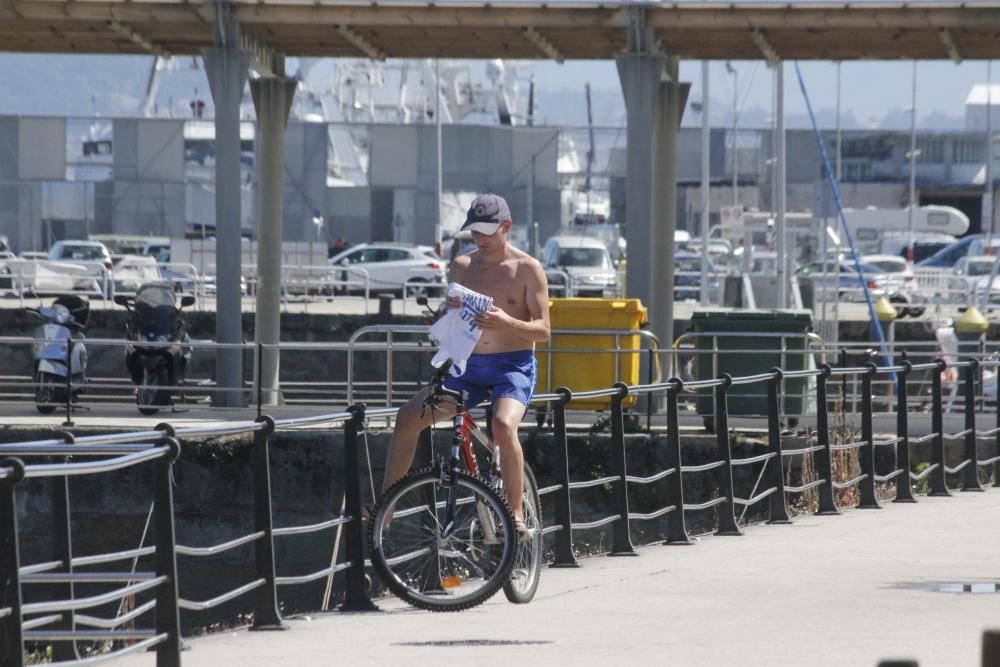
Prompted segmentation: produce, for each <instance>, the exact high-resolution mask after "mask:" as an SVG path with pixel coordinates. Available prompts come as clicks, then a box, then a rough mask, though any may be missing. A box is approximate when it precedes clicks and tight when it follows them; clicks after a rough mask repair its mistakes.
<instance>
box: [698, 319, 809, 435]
mask: <svg viewBox="0 0 1000 667" xmlns="http://www.w3.org/2000/svg"><path fill="white" fill-rule="evenodd" d="M811 331H812V313H811V312H810V311H808V310H779V309H770V310H746V309H734V308H705V309H701V310H696V311H694V313H692V315H691V333H689V334H687V338H688V340H691V338H693V339H694V340H693V341H692V342H693V343H694V346H695V349H696V350H697V353H696V355H697V358H696V360H695V369H696V370H695V375H696V379H698V380H709V379H713V378H717V377H718V376H719V375H721V374H722V373H728V374H729V375H731V376H732V377H734V378H735V377H743V376H747V375H757V374H759V373H766V372H767V371H769V370H771V369H772V368H775V367H777V368H781V369H782V370H785V371H798V370H805V369H806V368H807V366H806V362H807V355H806V354H805V352H806V350H807V349H808V346H809V338H808V335H809V333H810V332H811ZM807 380H808V378H788V379H786V380H785V400H784V404H783V406H782V409H783V414H784V415H801V414H802V413H803V412H805V394H806V388H807ZM713 401H714V392H711V391H704V392H701V391H700V392H699V395H698V414H700V415H702V416H709V415H713V414H714V413H715V405H714V402H713ZM727 407H728V408H729V414H731V415H766V414H767V383H766V382H755V383H753V384H744V385H734V386H733V387H732V388H730V389H729V392H728V394H727ZM707 423H708V422H707V421H706V424H707Z"/></svg>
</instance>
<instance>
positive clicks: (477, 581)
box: [368, 468, 517, 611]
mask: <svg viewBox="0 0 1000 667" xmlns="http://www.w3.org/2000/svg"><path fill="white" fill-rule="evenodd" d="M456 474H457V476H458V479H457V483H456V485H455V486H454V487H453V486H451V484H449V483H448V481H444V482H442V481H441V475H440V472H439V471H437V470H434V469H430V468H428V469H424V470H418V471H415V472H412V473H410V474H408V475H407V476H406V477H403V478H402V479H401V480H399V481H398V482H396V483H395V484H394V485H393V486H391V487H390V488H389V489H388V490H387V491H386V492H385V494H384V495H383V496H382V499H381V500H380V501H379V505H378V507H376V508H375V511H374V513H373V516H372V518H371V521H370V522H369V527H368V543H369V548H370V552H371V559H372V566H373V567H374V568H375V571H376V572H377V573H378V575H379V577H380V578H381V579H382V581H383V583H385V585H386V586H387V587H388V588H389V590H390V591H392V592H393V593H394V594H395V595H397V596H398V597H400V598H402V599H403V600H405V601H407V602H409V603H410V604H412V605H414V606H416V607H420V608H422V609H428V610H430V611H459V610H462V609H468V608H469V607H474V606H476V605H478V604H480V603H482V602H484V601H485V600H487V599H488V598H489V597H491V596H492V595H493V594H494V593H496V592H497V591H498V590H500V587H501V586H503V584H504V582H506V581H507V578H508V576H509V575H510V570H511V567H512V566H513V564H514V550H515V545H516V542H517V537H516V532H515V530H514V517H513V515H512V514H511V511H510V507H508V506H507V501H506V500H505V499H504V498H503V497H501V496H499V495H498V494H497V493H496V492H495V491H494V490H493V489H491V488H490V487H489V486H488V485H487V484H486V483H485V482H484V481H483V480H481V479H479V478H478V477H474V476H472V475H470V474H468V473H465V472H458V473H456ZM452 492H454V494H455V503H454V508H455V511H454V516H453V517H452V518H451V522H450V523H449V522H448V518H447V516H446V514H447V507H448V504H449V503H448V500H449V494H451V493H452Z"/></svg>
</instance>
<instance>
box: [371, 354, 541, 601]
mask: <svg viewBox="0 0 1000 667" xmlns="http://www.w3.org/2000/svg"><path fill="white" fill-rule="evenodd" d="M450 367H451V361H448V362H446V363H445V364H443V365H442V366H441V367H440V368H439V369H438V370H437V371H436V372H435V374H434V377H433V379H432V381H431V387H432V391H431V393H430V395H429V396H428V397H427V399H426V400H425V401H424V408H425V409H427V408H429V409H431V410H432V411H433V410H435V409H436V408H437V407H438V406H439V405H440V403H441V401H442V400H444V399H446V398H447V399H451V400H454V401H455V404H456V406H455V410H456V412H455V416H454V417H453V420H452V423H453V437H452V445H451V452H450V456H449V457H444V456H442V457H439V458H438V460H437V461H436V463H435V464H433V465H432V466H431V467H429V468H423V469H420V470H415V471H412V472H410V473H408V474H407V475H406V476H404V477H403V478H401V479H400V480H399V481H397V482H396V483H395V484H393V485H392V486H391V487H389V488H388V489H387V490H386V491H385V493H384V494H383V495H382V497H381V498H380V499H379V502H378V505H377V506H376V507H375V508H374V509H373V510H372V512H371V517H370V519H369V524H368V542H369V551H370V554H371V561H372V566H373V567H374V568H375V571H376V572H377V573H378V575H379V578H380V579H381V580H382V582H383V583H384V584H385V585H386V587H387V588H388V589H389V590H390V591H391V592H392V593H393V594H395V595H396V596H397V597H399V598H401V599H403V600H404V601H406V602H409V603H410V604H412V605H414V606H415V607H419V608H421V609H427V610H430V611H460V610H462V609H468V608H470V607H474V606H476V605H478V604H481V603H482V602H484V601H486V600H487V599H489V598H490V597H492V596H493V595H494V594H495V593H496V592H497V591H498V590H500V588H501V587H502V588H503V590H504V594H505V595H506V596H507V599H508V600H510V601H511V602H514V603H521V604H523V603H526V602H529V601H531V599H532V598H533V597H534V595H535V591H536V590H537V588H538V580H539V576H540V569H541V557H542V520H541V512H540V510H539V501H538V486H537V484H536V482H535V476H534V473H533V472H532V471H531V468H530V467H529V466H528V465H525V467H524V490H523V493H522V507H523V510H522V511H523V514H524V523H525V529H526V530H525V534H526V535H527V538H526V539H519V535H518V531H517V530H516V526H515V522H514V516H513V513H512V512H511V509H510V506H509V504H508V503H507V500H506V496H505V494H504V489H503V479H502V477H501V475H500V454H499V447H495V446H494V445H493V442H492V439H491V438H490V437H489V435H487V434H486V433H485V432H484V431H483V430H482V429H481V428H479V426H478V425H477V424H476V423H475V421H474V420H473V419H472V417H471V416H470V415H469V412H468V411H467V409H466V408H465V400H466V396H465V392H459V391H453V390H450V389H448V388H447V387H445V386H444V378H445V376H446V374H447V372H448V369H449V368H450ZM474 442H475V443H476V444H478V445H480V446H481V447H482V448H483V449H484V450H485V451H486V453H487V454H488V459H489V462H488V464H487V465H484V466H483V467H480V465H479V462H478V460H477V457H476V453H475V451H474V450H473V443H474Z"/></svg>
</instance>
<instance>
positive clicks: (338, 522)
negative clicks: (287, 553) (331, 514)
mask: <svg viewBox="0 0 1000 667" xmlns="http://www.w3.org/2000/svg"><path fill="white" fill-rule="evenodd" d="M351 519H352V517H350V516H338V517H337V518H336V519H330V520H329V521H321V522H319V523H313V524H309V525H308V526H288V527H285V528H275V529H274V530H272V531H271V534H272V535H274V536H276V537H277V536H280V535H305V534H307V533H315V532H318V531H321V530H325V529H327V528H335V527H336V526H343V525H344V524H345V523H348V522H349V521H351Z"/></svg>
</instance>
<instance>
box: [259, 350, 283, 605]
mask: <svg viewBox="0 0 1000 667" xmlns="http://www.w3.org/2000/svg"><path fill="white" fill-rule="evenodd" d="M275 354H277V350H275ZM263 369H264V344H263V343H257V378H256V380H257V383H256V384H257V387H256V391H257V419H260V416H261V413H262V411H263V407H262V406H263V404H264V380H263V378H262V377H261V376H262V375H263ZM279 620H280V619H279Z"/></svg>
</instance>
